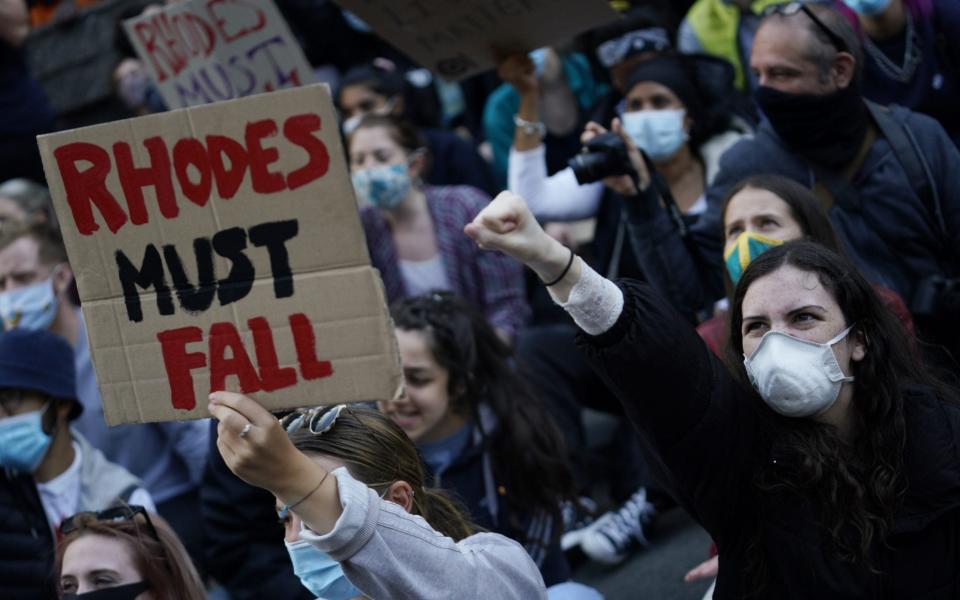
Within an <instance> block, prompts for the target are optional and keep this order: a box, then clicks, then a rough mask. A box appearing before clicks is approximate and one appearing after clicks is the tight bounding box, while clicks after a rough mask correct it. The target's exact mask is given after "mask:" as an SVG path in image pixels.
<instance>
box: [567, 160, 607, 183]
mask: <svg viewBox="0 0 960 600" xmlns="http://www.w3.org/2000/svg"><path fill="white" fill-rule="evenodd" d="M609 161H610V156H609V155H608V154H606V153H603V152H590V153H586V154H578V155H576V156H574V157H573V158H571V159H570V161H569V162H568V163H567V164H569V165H570V168H571V169H573V175H574V176H575V177H576V178H577V183H579V184H580V185H584V184H587V183H593V182H594V181H599V180H601V179H603V178H604V177H606V176H607V172H608V171H609V165H607V163H608V162H609Z"/></svg>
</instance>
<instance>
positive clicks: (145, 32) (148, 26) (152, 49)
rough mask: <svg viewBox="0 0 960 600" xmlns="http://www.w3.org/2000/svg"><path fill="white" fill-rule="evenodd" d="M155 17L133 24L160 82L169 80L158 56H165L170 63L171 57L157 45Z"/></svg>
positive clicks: (165, 59)
mask: <svg viewBox="0 0 960 600" xmlns="http://www.w3.org/2000/svg"><path fill="white" fill-rule="evenodd" d="M154 21H155V19H151V20H149V21H142V22H140V23H137V24H136V25H134V26H133V31H134V33H136V35H137V39H138V40H139V41H140V44H141V45H142V46H143V48H144V50H146V52H147V58H149V59H150V64H151V65H153V71H154V73H155V76H156V78H157V81H158V82H162V81H166V80H167V72H166V71H165V70H164V69H163V67H161V66H160V60H159V59H158V56H163V59H164V62H166V63H170V59H169V57H167V56H165V55H164V52H163V49H161V48H158V47H157V28H156V25H155V24H154Z"/></svg>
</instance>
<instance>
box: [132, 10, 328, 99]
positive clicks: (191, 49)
mask: <svg viewBox="0 0 960 600" xmlns="http://www.w3.org/2000/svg"><path fill="white" fill-rule="evenodd" d="M123 24H124V27H125V28H126V31H127V37H128V38H129V39H130V43H131V44H132V45H133V48H134V49H135V50H136V52H137V55H138V56H139V57H140V60H141V61H143V64H144V66H145V68H146V69H147V72H148V73H149V74H150V77H151V79H152V80H153V82H154V84H155V85H156V86H157V89H158V90H159V92H160V95H161V96H163V101H164V102H166V104H167V106H168V107H170V108H183V107H186V106H195V105H197V104H209V103H210V102H217V101H220V100H229V99H232V98H240V97H243V96H249V95H252V94H259V93H262V92H270V91H273V90H278V89H282V88H288V87H296V86H299V85H306V84H309V83H312V82H313V81H314V76H313V70H312V69H311V68H310V65H309V63H308V62H307V60H306V58H304V56H303V51H302V50H301V49H300V45H299V43H297V40H296V38H294V37H293V34H292V33H291V32H290V28H289V27H288V26H287V23H286V21H284V20H283V17H282V16H281V15H280V12H279V11H278V10H277V7H276V6H275V5H274V3H273V2H272V0H186V1H184V2H177V3H175V4H170V5H168V6H166V7H165V8H163V9H162V10H157V11H153V12H151V13H150V14H148V15H145V16H144V15H141V16H138V17H134V18H133V19H128V20H126V21H124V23H123Z"/></svg>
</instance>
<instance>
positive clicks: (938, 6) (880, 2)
mask: <svg viewBox="0 0 960 600" xmlns="http://www.w3.org/2000/svg"><path fill="white" fill-rule="evenodd" d="M835 5H836V7H837V10H839V11H840V12H841V13H842V14H843V15H844V16H845V17H846V18H847V20H848V21H850V24H851V25H852V26H853V28H854V29H855V30H856V31H857V33H858V34H859V35H860V40H861V43H862V44H863V50H864V65H863V95H864V96H865V97H867V98H869V99H871V100H873V101H874V102H878V103H880V104H899V105H901V106H906V107H907V108H909V109H911V110H916V111H918V112H922V113H925V114H928V115H930V116H931V117H933V118H935V119H936V120H937V121H939V122H940V124H941V125H943V128H944V129H946V130H947V133H948V134H950V137H952V138H953V141H954V142H955V143H957V144H958V145H960V112H958V111H957V110H956V107H957V104H958V103H960V3H958V2H956V1H955V0H842V2H841V0H835Z"/></svg>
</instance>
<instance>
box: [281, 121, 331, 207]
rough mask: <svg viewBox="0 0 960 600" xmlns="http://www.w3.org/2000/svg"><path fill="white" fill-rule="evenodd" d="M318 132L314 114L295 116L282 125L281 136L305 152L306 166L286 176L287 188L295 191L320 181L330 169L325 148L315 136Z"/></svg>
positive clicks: (317, 123) (328, 157) (318, 125)
mask: <svg viewBox="0 0 960 600" xmlns="http://www.w3.org/2000/svg"><path fill="white" fill-rule="evenodd" d="M314 131H320V116H319V115H315V114H304V115H295V116H293V117H290V118H289V119H287V121H286V123H284V124H283V135H284V136H285V137H286V138H287V139H288V140H290V141H291V142H293V143H294V144H296V145H297V146H300V147H301V148H303V149H304V150H306V151H307V156H308V159H307V164H305V165H303V166H302V167H300V168H299V169H296V170H295V171H291V172H290V173H288V174H287V187H288V188H290V189H291V190H295V189H297V188H298V187H301V186H304V185H307V184H308V183H310V182H311V181H314V180H316V179H320V178H321V177H323V176H324V175H326V173H327V169H328V168H329V167H330V153H329V152H327V146H326V145H325V144H324V143H323V142H322V141H321V140H320V138H318V137H317V136H315V135H312V134H313V132H314Z"/></svg>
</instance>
